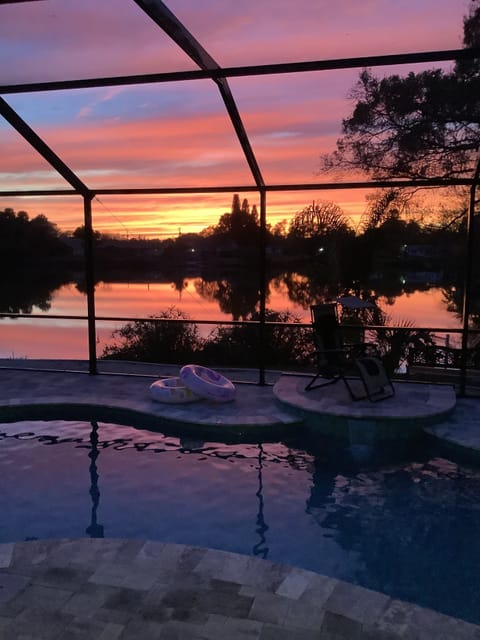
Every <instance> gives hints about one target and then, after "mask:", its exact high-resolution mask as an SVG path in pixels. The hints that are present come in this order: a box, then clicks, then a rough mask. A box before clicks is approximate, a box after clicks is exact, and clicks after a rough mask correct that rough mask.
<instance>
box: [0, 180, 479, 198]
mask: <svg viewBox="0 0 480 640" xmlns="http://www.w3.org/2000/svg"><path fill="white" fill-rule="evenodd" d="M472 183H473V179H472V178H467V177H465V178H441V177H438V178H430V179H424V180H364V181H356V182H307V183H303V184H295V183H294V184H270V185H269V184H266V185H265V186H264V187H262V190H264V191H267V192H278V191H338V190H342V189H387V188H390V187H392V188H393V187H394V188H398V189H402V188H408V187H422V188H428V187H431V188H435V187H457V186H458V187H461V186H465V187H466V186H470V185H472ZM237 191H242V192H248V191H258V187H257V185H255V184H249V185H245V184H243V185H238V184H237V185H228V186H218V187H144V188H133V187H132V188H124V189H113V188H112V189H110V188H109V189H92V194H93V195H94V196H95V195H97V196H115V195H118V196H129V195H137V196H138V195H175V194H176V195H182V194H185V195H188V194H195V193H234V192H237ZM78 195H80V194H79V193H78V192H77V191H71V190H68V189H58V190H55V189H29V190H28V191H27V190H25V191H17V190H11V189H10V190H7V191H0V196H3V197H10V198H12V197H25V198H28V197H34V196H78Z"/></svg>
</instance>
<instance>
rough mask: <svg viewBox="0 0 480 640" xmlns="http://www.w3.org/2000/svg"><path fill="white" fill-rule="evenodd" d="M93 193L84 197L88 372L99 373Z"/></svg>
mask: <svg viewBox="0 0 480 640" xmlns="http://www.w3.org/2000/svg"><path fill="white" fill-rule="evenodd" d="M92 199H93V193H89V194H88V195H84V196H83V214H84V226H85V238H84V249H85V287H86V291H87V316H88V371H89V373H92V374H96V373H98V371H97V332H96V328H95V269H94V255H93V224H92Z"/></svg>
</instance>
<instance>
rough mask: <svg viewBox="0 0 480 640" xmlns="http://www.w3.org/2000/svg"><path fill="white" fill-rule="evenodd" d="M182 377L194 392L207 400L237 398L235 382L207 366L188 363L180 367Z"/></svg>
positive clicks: (226, 400) (228, 400) (215, 400)
mask: <svg viewBox="0 0 480 640" xmlns="http://www.w3.org/2000/svg"><path fill="white" fill-rule="evenodd" d="M180 379H181V381H182V382H183V384H184V385H185V386H186V387H188V388H189V389H190V390H191V391H193V393H194V394H196V395H197V396H201V397H202V398H206V399H207V400H213V402H230V401H231V400H233V399H234V398H235V387H234V385H233V383H232V382H230V380H228V379H227V378H225V377H224V376H222V375H220V374H219V373H217V372H216V371H212V369H207V367H202V366H200V365H198V364H186V365H185V366H184V367H182V368H181V369H180Z"/></svg>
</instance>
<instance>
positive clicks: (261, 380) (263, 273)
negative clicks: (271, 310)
mask: <svg viewBox="0 0 480 640" xmlns="http://www.w3.org/2000/svg"><path fill="white" fill-rule="evenodd" d="M259 250H260V269H259V271H260V273H259V276H260V314H259V319H260V325H259V332H258V340H259V350H258V354H259V366H258V384H259V385H261V386H264V385H265V299H266V286H267V285H266V279H267V255H266V252H267V197H266V191H265V189H261V190H260V247H259Z"/></svg>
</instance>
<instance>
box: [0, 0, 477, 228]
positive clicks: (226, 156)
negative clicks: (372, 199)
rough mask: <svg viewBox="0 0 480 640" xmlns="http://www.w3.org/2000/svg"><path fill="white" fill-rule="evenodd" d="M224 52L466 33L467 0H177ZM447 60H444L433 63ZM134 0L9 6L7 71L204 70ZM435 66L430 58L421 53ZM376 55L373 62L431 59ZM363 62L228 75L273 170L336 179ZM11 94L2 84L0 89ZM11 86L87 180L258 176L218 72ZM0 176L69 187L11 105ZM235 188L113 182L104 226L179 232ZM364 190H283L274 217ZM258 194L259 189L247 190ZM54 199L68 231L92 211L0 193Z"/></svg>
mask: <svg viewBox="0 0 480 640" xmlns="http://www.w3.org/2000/svg"><path fill="white" fill-rule="evenodd" d="M165 4H166V5H167V6H168V7H169V9H170V10H171V11H172V12H173V13H174V14H175V15H176V16H177V17H178V18H179V19H180V20H182V21H183V22H184V24H185V26H186V27H187V28H188V29H189V31H190V32H191V33H192V34H193V35H194V36H195V38H196V39H197V40H198V41H199V42H200V43H201V44H202V46H203V47H204V48H205V49H206V50H207V51H208V53H209V54H210V55H211V56H212V57H213V58H214V59H215V60H216V61H217V62H218V63H219V64H220V65H222V66H243V65H250V64H268V63H279V62H299V61H307V60H323V59H330V58H346V57H353V56H367V55H379V54H392V53H407V52H414V51H431V50H440V49H456V48H461V46H462V19H463V16H464V15H466V14H467V12H468V7H469V4H470V2H469V0H336V2H332V1H331V0H296V1H295V2H293V1H292V0H244V1H241V2H239V1H238V0H222V1H220V0H216V1H214V0H165ZM430 66H432V67H439V66H441V65H440V64H433V65H430ZM195 68H196V66H195V64H194V63H193V62H192V61H191V60H190V59H189V58H188V57H187V56H186V55H185V54H184V53H183V52H182V51H181V50H180V49H179V48H178V47H177V46H176V45H175V44H174V43H172V42H171V41H170V40H169V38H168V37H167V36H166V35H165V34H164V33H163V32H162V31H161V29H160V28H159V27H158V26H157V25H156V24H154V22H153V21H152V20H150V18H149V17H148V16H147V15H146V14H145V13H144V12H143V11H142V10H141V9H140V8H139V7H138V5H137V4H136V3H135V2H133V0H102V1H101V2H99V1H98V0H82V2H78V1H76V0H40V1H36V2H24V3H17V4H11V5H9V4H6V5H0V85H7V84H18V83H26V82H42V81H50V80H68V79H81V78H94V77H104V76H120V75H127V74H140V73H154V72H165V71H181V70H189V69H195ZM422 68H424V67H422ZM419 69H420V66H419V65H416V66H412V67H411V68H405V67H403V68H398V67H397V68H377V69H376V73H377V74H378V75H381V74H391V73H402V74H405V73H406V72H408V71H418V70H419ZM358 73H359V70H358V69H356V70H351V71H335V72H333V71H328V72H314V73H302V74H296V75H294V74H289V75H276V76H271V77H268V76H260V77H248V78H231V79H229V81H228V82H229V85H230V88H231V90H232V93H233V96H234V98H235V100H236V102H237V105H238V107H239V110H240V113H241V117H242V120H243V123H244V125H245V128H246V130H247V133H248V135H249V137H250V141H251V144H252V147H253V150H254V152H255V154H256V157H257V160H258V163H259V165H260V169H261V172H262V174H263V177H264V180H265V182H266V183H267V184H277V183H285V182H286V183H295V182H300V183H303V182H308V183H310V182H315V181H321V180H323V181H328V180H330V179H331V178H329V177H327V176H319V175H318V167H319V156H320V154H321V153H324V152H328V151H331V150H333V149H334V146H335V141H336V139H337V138H338V135H339V133H340V126H341V120H342V118H343V117H346V116H347V115H348V114H349V113H350V110H351V106H352V102H351V101H350V100H348V98H347V96H348V94H349V91H350V90H351V88H352V87H353V85H354V84H355V81H356V78H357V76H358ZM0 94H1V90H0ZM3 97H4V98H5V100H6V101H7V102H8V103H9V104H10V105H11V106H12V107H13V108H14V109H15V110H16V111H17V112H18V113H19V114H20V115H21V116H22V117H23V118H24V120H26V122H27V123H28V124H29V125H30V126H31V127H32V128H33V129H34V130H35V131H36V133H38V134H39V135H40V137H41V138H43V140H44V141H45V142H46V143H47V144H48V145H49V146H50V147H51V148H52V149H53V150H54V151H55V152H56V153H57V154H58V155H59V156H60V157H61V158H62V159H63V160H64V162H66V163H67V164H68V165H69V166H70V168H71V169H72V170H73V171H74V172H75V173H76V174H77V175H78V176H79V177H80V179H81V180H82V181H84V182H85V183H86V184H87V185H88V186H89V187H90V188H92V189H95V188H115V187H122V188H123V187H169V188H170V187H184V186H185V187H198V186H224V185H234V184H241V185H252V187H253V185H254V181H253V178H252V176H251V174H250V171H249V168H248V165H247V163H246V161H245V159H244V157H243V154H242V150H241V147H240V144H239V142H238V140H237V138H236V136H235V133H234V131H233V127H232V125H231V123H230V120H229V118H228V117H227V115H226V112H225V109H224V106H223V102H222V100H221V97H220V94H219V92H218V89H217V87H216V85H215V84H214V83H213V82H212V81H208V80H195V81H190V82H182V83H170V84H158V85H153V84H152V85H138V86H130V87H118V88H111V87H110V88H99V89H76V90H71V91H55V92H49V93H47V92H45V93H31V94H28V93H27V94H9V95H4V96H3ZM0 141H1V149H2V153H1V155H0V191H1V190H11V189H19V190H21V189H46V188H57V187H58V188H68V185H67V184H66V183H65V182H64V181H63V179H62V178H61V177H60V176H58V175H57V174H56V173H55V172H54V171H53V170H52V169H51V168H50V167H49V165H48V164H47V163H46V162H45V161H44V160H43V159H42V158H41V157H39V156H37V155H36V153H35V152H34V151H33V150H32V149H30V148H29V146H28V144H27V143H26V142H25V141H23V139H22V138H21V137H20V136H19V134H17V132H16V131H15V130H13V129H12V128H11V127H10V125H9V124H8V123H7V122H6V121H4V120H3V119H2V118H1V116H0ZM232 195H233V194H230V193H226V194H217V195H214V196H212V195H205V194H203V195H202V194H198V195H193V196H192V195H189V196H181V197H180V196H142V197H125V196H115V197H112V196H100V197H99V198H98V199H96V200H94V202H93V207H94V208H93V212H94V226H95V227H96V228H97V229H98V230H100V231H109V232H119V233H122V234H125V233H128V234H130V235H132V236H133V235H147V236H159V237H166V236H171V235H176V234H177V233H178V232H179V230H181V232H182V233H186V232H188V231H195V232H196V231H200V230H201V229H202V228H204V227H206V226H208V225H209V224H214V223H216V222H217V220H218V218H219V217H220V215H222V213H224V212H225V211H228V210H229V208H230V204H231V200H232ZM365 195H366V191H355V192H346V191H342V192H340V191H334V192H323V191H318V192H317V191H311V192H304V193H299V192H290V193H282V194H276V195H275V194H270V195H268V198H267V211H268V221H269V222H270V223H272V224H275V222H277V221H278V220H280V219H282V218H289V217H291V216H292V215H293V214H294V213H295V212H296V211H299V210H301V209H302V208H303V207H304V206H306V205H307V204H309V203H310V202H311V201H312V200H332V201H334V202H336V203H337V204H339V205H340V206H342V208H343V209H344V211H345V213H346V214H348V215H356V216H358V215H359V214H361V213H362V211H363V210H364V208H365ZM241 197H242V198H244V197H246V198H248V200H249V202H250V203H251V204H254V203H255V204H257V205H258V195H257V193H256V192H255V190H254V189H253V188H252V190H251V191H250V192H247V191H245V192H242V193H241ZM5 207H12V208H14V209H15V210H17V211H18V210H21V209H23V210H26V211H28V213H29V214H30V215H31V216H34V215H36V214H38V213H44V214H45V215H46V216H47V217H48V218H49V219H50V220H52V221H53V222H56V223H57V224H58V225H59V227H60V228H61V229H62V230H73V229H74V228H75V227H77V226H79V225H81V224H82V223H83V219H82V216H83V203H82V200H81V198H77V197H74V196H65V197H55V198H53V197H52V198H48V199H46V198H43V199H40V198H7V197H1V196H0V208H1V209H3V208H5Z"/></svg>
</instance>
